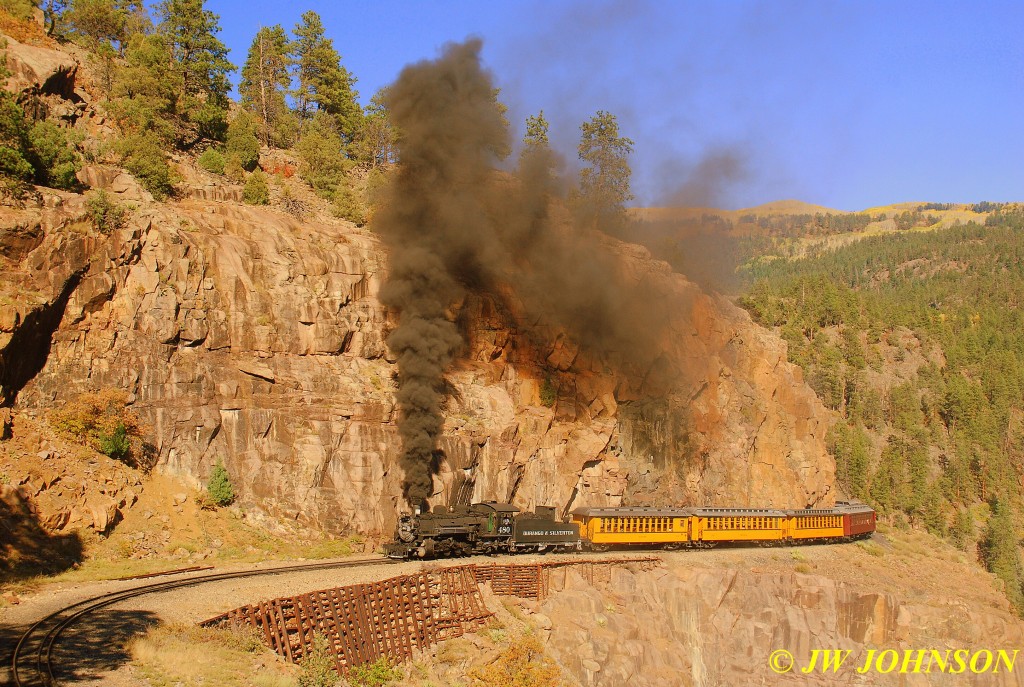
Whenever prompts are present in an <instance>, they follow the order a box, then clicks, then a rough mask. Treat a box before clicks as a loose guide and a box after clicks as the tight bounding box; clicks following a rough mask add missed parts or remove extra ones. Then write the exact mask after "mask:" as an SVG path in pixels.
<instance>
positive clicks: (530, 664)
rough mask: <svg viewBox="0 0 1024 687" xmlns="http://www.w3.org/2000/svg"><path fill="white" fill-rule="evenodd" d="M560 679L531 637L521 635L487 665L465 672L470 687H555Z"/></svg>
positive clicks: (551, 660) (558, 671)
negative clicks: (477, 686)
mask: <svg viewBox="0 0 1024 687" xmlns="http://www.w3.org/2000/svg"><path fill="white" fill-rule="evenodd" d="M561 677H562V676H561V671H560V670H559V668H558V664H556V663H555V662H554V660H553V659H552V658H551V657H550V656H547V655H546V654H545V653H544V645H542V644H541V643H540V640H539V639H537V638H536V637H535V636H534V635H523V636H522V637H520V638H519V639H518V640H516V641H515V642H514V643H513V644H512V646H510V647H509V648H508V649H506V650H504V651H503V652H501V653H500V654H499V655H498V656H497V657H496V658H495V659H494V660H493V661H491V662H490V663H489V664H487V665H486V666H483V667H481V668H474V669H473V670H471V671H469V678H470V680H471V682H470V684H472V685H474V686H476V685H480V686H481V687H483V686H484V685H486V686H487V687H556V686H557V685H560V684H561Z"/></svg>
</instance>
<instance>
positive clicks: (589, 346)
mask: <svg viewBox="0 0 1024 687" xmlns="http://www.w3.org/2000/svg"><path fill="white" fill-rule="evenodd" d="M480 48H481V44H480V41H478V40H470V41H467V42H465V43H462V44H456V45H449V46H448V47H446V48H445V50H444V51H443V53H442V55H441V57H440V58H438V59H437V60H434V61H427V62H421V63H418V64H415V65H412V66H409V67H407V68H406V69H404V70H403V71H402V73H401V75H400V76H399V78H398V80H397V81H396V82H395V83H394V84H393V85H392V86H390V87H389V88H388V90H387V106H388V108H389V110H390V112H391V116H392V118H393V122H394V124H395V126H396V128H397V129H398V130H399V131H400V132H401V133H400V138H399V143H398V150H399V159H400V161H401V162H400V164H399V168H398V170H397V171H396V175H395V177H393V180H392V182H391V183H390V185H389V188H388V189H387V192H386V197H385V198H384V201H383V203H382V206H381V209H380V210H379V211H378V212H377V214H376V215H375V217H374V228H375V230H376V231H377V232H378V233H379V234H380V235H381V236H382V237H383V239H384V241H385V242H386V243H387V245H388V248H389V251H390V269H389V275H388V281H387V283H386V284H385V286H384V288H383V289H382V291H381V298H382V300H383V302H384V303H385V304H386V305H387V306H389V307H391V308H393V309H394V310H395V311H396V312H397V313H398V326H397V328H396V329H395V330H394V332H393V333H392V334H391V336H390V337H389V338H388V345H389V346H390V347H391V349H392V350H393V351H394V352H395V353H396V354H397V356H398V377H399V379H398V384H399V390H398V394H397V400H398V406H399V422H398V424H399V433H400V434H401V437H402V442H403V458H402V467H403V469H404V471H405V475H406V483H405V485H404V487H405V495H406V498H407V499H408V500H409V502H410V503H414V504H418V503H420V502H422V501H423V499H424V498H426V497H427V496H429V495H430V493H431V489H432V471H433V469H434V467H435V466H436V464H437V461H438V455H437V445H438V437H439V436H440V434H441V429H442V425H443V415H442V409H443V404H444V401H445V397H446V393H445V387H446V383H445V377H444V375H445V371H446V370H447V369H448V367H449V366H450V364H451V363H452V362H453V360H454V358H455V356H456V355H457V353H458V351H459V349H460V347H461V346H462V344H463V342H462V341H461V338H460V335H459V333H458V329H457V327H456V325H455V324H454V322H453V320H454V314H455V313H454V312H453V309H454V308H455V307H456V305H457V303H458V302H459V301H460V300H462V297H463V296H464V295H465V294H466V292H467V291H471V292H474V293H486V294H489V295H491V296H493V297H495V298H497V299H499V300H504V301H506V303H507V301H508V299H509V298H511V299H514V301H515V303H514V304H509V306H510V307H508V308H507V309H508V311H509V312H515V313H518V314H519V319H520V321H519V322H518V323H517V324H518V325H519V326H520V328H521V329H523V330H524V331H525V333H526V334H527V335H530V336H533V337H534V338H540V335H538V334H537V331H538V330H539V329H541V328H547V331H550V329H551V328H560V329H563V330H565V331H566V332H567V333H568V335H569V336H571V337H572V338H573V339H574V340H575V342H576V343H577V344H579V345H580V346H581V347H583V348H584V349H585V350H586V351H588V352H589V353H592V354H594V355H596V356H598V357H600V358H601V359H603V360H605V361H609V362H611V363H612V364H621V365H624V366H629V367H632V368H636V369H637V372H638V374H640V375H643V374H645V373H646V370H647V369H649V368H650V366H651V365H652V364H654V362H655V359H656V358H657V357H658V350H659V347H658V345H657V343H658V339H659V337H660V336H661V332H662V330H663V328H664V326H665V324H666V323H667V322H669V321H670V319H671V317H672V315H673V313H672V309H671V307H670V304H669V300H668V298H667V296H666V294H663V293H659V292H658V289H657V287H656V286H655V285H654V283H653V282H652V283H648V282H647V281H646V280H644V279H643V278H632V277H629V276H628V275H627V274H626V273H625V272H624V271H623V268H622V264H621V262H622V260H621V256H617V255H616V254H615V253H614V252H613V250H610V249H609V246H610V245H611V243H610V239H607V238H606V237H604V236H603V235H602V234H601V233H600V232H597V231H594V229H593V228H586V229H584V228H581V227H577V226H574V225H573V224H572V220H571V217H572V215H571V213H568V212H566V211H565V209H564V203H560V202H558V201H557V199H558V198H559V197H560V196H561V195H563V193H562V191H563V188H562V187H563V184H562V182H561V181H560V180H559V178H558V175H557V173H556V172H557V169H558V167H559V162H558V160H557V159H556V157H555V155H554V154H553V153H552V152H551V151H550V150H549V149H547V148H546V147H540V148H536V149H529V150H527V151H526V152H525V153H524V154H523V155H522V156H521V158H520V164H519V167H518V170H517V172H516V173H499V172H497V171H496V166H497V164H498V162H499V159H500V158H501V156H502V155H503V154H504V153H505V151H507V150H508V149H509V136H508V131H507V124H506V122H505V120H504V118H503V116H502V113H501V111H500V110H499V106H498V103H497V101H496V99H495V93H496V91H495V89H494V84H493V81H492V79H491V77H490V74H489V73H488V72H487V71H486V70H484V69H483V68H482V67H481V65H480V58H479V54H480ZM537 325H542V327H538V326H537ZM640 378H641V379H642V378H643V377H640Z"/></svg>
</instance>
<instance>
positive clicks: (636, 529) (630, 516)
mask: <svg viewBox="0 0 1024 687" xmlns="http://www.w3.org/2000/svg"><path fill="white" fill-rule="evenodd" d="M690 514H691V511H690V509H688V508H577V509H576V510H574V511H573V512H572V513H571V515H572V520H571V521H572V522H575V523H579V526H580V536H581V537H582V538H583V539H584V540H585V542H588V544H587V545H588V546H589V547H590V548H591V549H592V550H594V551H607V550H608V549H609V548H610V547H612V546H645V547H655V546H660V547H661V548H663V549H677V548H679V547H680V546H684V545H687V544H688V543H689V541H690V521H691V517H690Z"/></svg>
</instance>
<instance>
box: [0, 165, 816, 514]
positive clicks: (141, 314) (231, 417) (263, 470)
mask: <svg viewBox="0 0 1024 687" xmlns="http://www.w3.org/2000/svg"><path fill="white" fill-rule="evenodd" d="M89 174H91V175H92V176H91V177H90V179H92V180H93V181H94V182H96V183H97V184H98V185H103V184H106V185H108V186H112V185H114V184H115V182H116V180H117V179H118V178H119V177H118V176H117V175H116V174H112V173H107V172H101V171H94V172H89ZM107 177H109V178H107ZM121 185H122V186H124V187H125V190H126V191H127V190H128V189H129V187H128V186H127V185H126V184H124V183H122V184H121ZM141 200H142V202H143V203H144V205H143V206H142V207H141V208H140V209H138V210H137V211H136V212H135V214H134V217H133V218H132V221H131V222H130V224H129V226H128V227H127V228H126V229H124V230H122V231H120V232H115V233H114V234H112V235H110V236H100V235H97V234H95V232H92V231H91V230H90V229H89V228H88V226H87V225H85V224H84V223H83V221H82V219H81V218H82V212H83V208H82V199H81V197H78V196H73V195H67V196H64V197H62V200H61V201H60V203H59V204H58V205H59V207H54V208H52V209H49V210H45V211H42V212H37V213H36V215H37V216H38V217H39V218H40V229H39V230H38V231H41V232H42V234H43V235H44V236H45V238H44V239H43V240H41V241H40V242H39V245H38V246H36V247H35V248H31V245H32V244H31V243H29V244H25V248H24V249H23V252H24V251H25V250H27V253H25V254H24V256H23V258H22V259H21V260H20V261H16V260H11V261H10V263H11V264H10V269H9V270H8V271H7V272H6V275H7V276H8V277H9V279H10V281H12V282H17V283H19V284H21V285H22V287H23V288H25V289H31V290H32V291H33V292H34V293H35V294H36V295H37V298H36V300H37V301H39V302H40V303H41V304H40V305H37V306H36V308H35V309H33V308H32V307H31V306H30V303H28V302H20V303H15V305H13V306H9V307H11V308H13V309H14V312H13V314H12V313H7V314H5V316H4V318H2V319H3V321H5V322H12V323H27V322H29V321H30V319H31V313H32V312H35V311H38V310H39V309H40V308H47V307H48V308H50V311H52V312H59V313H60V315H61V316H60V317H59V318H57V320H53V319H52V318H49V319H46V322H50V323H53V322H56V324H55V326H54V327H53V328H52V331H51V329H48V328H46V327H43V328H42V329H44V330H45V332H44V333H46V334H47V336H48V337H49V339H47V337H46V336H44V337H42V339H40V341H41V342H42V343H41V344H40V345H39V346H38V347H36V350H38V351H39V356H40V358H39V360H38V361H37V362H38V363H40V364H39V365H38V367H39V368H40V370H41V371H39V372H38V374H36V375H34V376H32V378H31V381H28V380H27V379H26V380H25V382H24V383H18V380H20V379H21V377H17V378H16V379H14V378H12V379H13V381H12V382H11V385H15V386H11V385H8V388H5V391H6V393H7V394H8V397H9V398H13V397H14V395H15V394H16V395H17V402H18V405H19V406H20V407H23V408H27V409H37V410H46V409H48V408H51V407H53V406H55V405H59V404H60V403H61V402H62V401H64V400H66V399H69V398H71V397H73V396H74V395H75V394H77V393H79V392H83V391H87V390H95V389H99V388H109V387H116V388H122V389H126V390H128V391H129V392H130V393H131V394H132V396H131V400H132V406H133V408H134V410H135V411H136V412H137V413H138V414H139V415H140V416H141V417H142V418H143V419H144V420H145V421H146V422H147V423H148V424H149V426H151V427H152V429H153V436H152V442H153V444H154V445H155V447H156V450H157V453H158V456H159V458H158V462H159V469H161V470H164V471H168V472H171V473H175V474H178V475H182V476H184V477H186V479H188V480H191V481H192V482H193V484H196V485H198V484H201V483H203V482H205V480H206V478H207V475H208V473H209V470H210V469H211V467H212V466H213V465H214V464H215V462H216V461H217V460H218V459H220V460H223V461H224V463H225V465H226V466H227V468H228V470H229V473H230V474H231V475H232V478H233V480H234V482H235V484H236V487H237V489H238V491H239V493H240V495H241V497H242V499H243V501H245V502H248V503H250V504H251V505H257V506H259V507H261V508H263V509H264V510H266V511H268V512H270V513H272V514H274V515H276V516H279V517H283V518H287V519H299V520H302V521H304V522H307V523H310V524H313V525H315V526H318V527H322V528H326V529H330V530H337V531H343V530H356V531H360V532H366V533H382V532H387V531H388V530H389V529H390V528H391V526H392V522H393V518H394V513H395V512H396V509H397V507H399V506H400V504H399V499H400V493H401V491H400V483H401V478H402V476H401V475H400V474H399V470H398V468H397V460H396V458H397V455H398V451H399V449H400V446H399V440H398V437H397V434H396V432H395V428H394V420H395V408H394V397H393V392H394V379H393V376H394V372H395V367H394V365H393V363H392V361H391V360H389V355H390V353H389V351H388V349H387V347H386V345H385V338H386V334H387V331H388V314H387V313H386V312H385V311H384V309H383V308H382V306H381V305H380V304H379V302H378V301H377V298H376V293H377V290H378V287H379V284H380V281H381V274H382V270H383V269H384V266H385V263H386V256H385V255H384V254H383V252H382V250H381V248H380V246H379V244H378V242H377V240H376V238H375V237H374V236H373V235H372V234H371V233H369V232H366V231H363V230H357V229H355V228H353V227H351V226H350V225H346V224H344V223H340V222H338V221H331V220H327V221H320V222H316V223H313V222H307V223H301V222H298V221H297V220H295V219H294V218H292V217H290V216H288V215H284V214H282V213H279V212H276V211H274V210H269V209H258V208H252V207H248V206H241V205H237V204H233V203H230V202H210V201H203V202H200V201H197V200H186V201H182V202H179V203H176V204H174V205H160V204H155V203H152V202H146V201H145V199H144V198H142V199H141ZM27 212H28V211H27ZM15 214H16V213H15ZM29 214H31V213H29ZM15 219H18V222H20V224H21V225H23V224H24V223H25V221H24V220H23V219H20V215H19V218H14V217H12V219H11V220H10V222H9V224H11V225H13V224H14V223H15ZM33 241H38V238H37V239H33ZM616 250H620V251H621V252H622V255H623V259H624V260H626V261H628V262H629V264H630V265H631V268H630V269H632V270H634V271H636V272H637V273H638V274H641V273H642V274H644V275H646V277H645V278H649V279H656V280H659V281H660V282H662V283H663V285H664V287H665V288H666V289H669V290H671V291H673V292H675V293H676V295H678V296H679V298H680V302H685V303H688V304H689V307H688V309H686V310H685V311H681V312H680V313H679V315H678V317H677V319H676V320H675V321H673V322H672V324H671V337H670V342H671V343H670V345H669V346H668V347H667V350H666V352H665V356H666V357H667V358H668V359H669V360H671V361H673V369H674V370H675V372H674V375H675V378H677V379H678V380H679V382H678V386H677V387H676V388H670V389H657V386H658V384H659V380H658V379H656V378H655V374H654V373H653V372H652V374H651V375H649V376H648V378H647V379H640V380H637V379H624V378H622V376H621V374H620V373H615V372H609V371H608V369H607V366H606V365H605V364H604V363H603V362H602V361H600V360H594V359H592V358H591V357H588V356H586V355H581V354H580V353H579V351H578V350H576V348H575V347H574V345H573V343H572V342H571V341H568V340H567V339H566V338H565V337H564V336H561V335H558V336H552V337H551V340H550V342H549V343H547V344H538V343H537V342H536V340H535V339H536V337H533V338H532V339H530V340H529V341H527V337H526V336H525V335H524V334H522V333H521V332H519V331H518V330H517V329H516V327H515V326H514V325H512V324H511V323H510V322H509V321H508V320H507V318H504V317H502V316H501V315H500V309H499V308H497V307H496V306H495V305H494V304H493V303H491V302H489V301H488V300H487V299H482V298H471V299H469V300H467V302H466V303H464V304H463V305H462V306H461V308H462V314H461V315H460V317H459V319H460V322H462V323H463V325H464V328H465V330H466V334H467V338H468V340H469V345H468V347H467V351H466V355H465V356H464V359H463V361H462V362H461V363H459V364H458V365H457V367H456V369H455V370H454V371H453V372H452V374H451V375H450V379H451V382H452V384H453V388H454V390H455V391H454V393H453V394H452V398H451V400H450V403H449V405H448V408H447V411H446V412H447V420H446V426H445V435H444V439H443V448H444V451H445V454H446V456H447V460H446V461H445V462H444V463H443V464H442V466H441V473H440V474H439V476H438V478H437V480H436V486H437V494H436V496H435V499H434V500H435V501H441V500H448V499H462V500H469V499H487V498H492V499H506V498H508V499H512V500H513V501H515V502H516V503H518V504H520V505H522V506H523V507H532V506H533V505H536V504H557V505H559V506H563V507H565V508H569V507H576V506H580V505H586V504H598V505H599V504H617V503H623V502H625V503H654V502H661V503H663V502H674V503H717V504H734V505H776V506H803V505H805V504H808V503H821V502H824V501H827V499H828V498H829V497H830V489H831V486H832V480H833V467H832V461H831V459H830V458H829V457H828V456H827V454H826V451H825V448H824V433H825V430H826V428H827V423H828V416H827V413H826V412H825V411H824V410H823V409H822V407H821V406H820V404H818V402H817V400H816V399H815V397H814V395H813V393H812V392H811V391H810V390H809V389H808V388H807V387H806V385H804V384H803V382H802V380H801V378H800V373H799V370H797V369H796V368H795V367H793V366H792V365H790V364H788V363H787V362H786V361H785V347H784V344H783V343H782V342H781V341H780V340H779V339H778V338H777V337H775V336H774V335H772V334H771V333H769V332H767V331H765V330H762V329H759V328H757V327H756V326H755V325H753V324H752V323H751V321H750V320H749V318H748V317H747V316H746V314H745V313H744V312H743V311H741V310H739V309H738V308H736V307H734V306H733V305H731V304H730V303H729V302H727V301H726V300H724V299H722V298H719V297H715V296H710V295H707V294H704V293H701V292H700V291H699V290H698V289H697V288H696V287H695V286H694V285H692V284H691V283H689V282H687V281H686V280H685V279H684V278H683V277H681V276H680V275H677V274H674V273H672V272H671V271H670V270H669V269H668V267H667V266H666V265H664V264H663V263H659V262H657V261H653V260H651V259H650V257H649V256H648V255H647V254H646V251H644V250H643V249H639V248H636V247H630V246H626V245H624V244H623V245H621V246H620V247H618V248H616ZM76 280H77V281H76ZM65 292H68V293H66V296H67V300H66V303H63V307H58V306H60V305H61V303H62V294H65ZM23 328H24V324H19V325H15V326H13V327H12V329H13V332H10V333H9V336H10V337H14V336H17V334H18V332H19V331H21V329H23ZM10 340H11V339H9V340H8V341H10ZM51 340H52V341H51ZM2 355H3V356H4V358H3V359H4V361H5V364H7V365H8V367H11V366H13V367H18V365H19V363H18V360H19V359H20V358H27V357H29V356H28V352H27V351H26V350H25V349H23V348H20V347H12V346H10V345H9V346H8V348H7V349H4V351H3V352H2ZM32 367H33V366H30V368H29V369H32ZM545 375H552V376H553V377H554V378H556V379H557V380H558V386H559V393H558V398H557V399H556V400H555V402H554V403H553V405H552V406H551V407H547V406H545V405H544V404H542V403H541V401H540V387H541V385H542V383H543V379H544V377H545ZM5 384H6V382H5ZM22 387H23V388H22ZM656 391H657V393H655V392H656Z"/></svg>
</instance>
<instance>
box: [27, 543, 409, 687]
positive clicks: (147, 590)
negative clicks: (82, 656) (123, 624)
mask: <svg viewBox="0 0 1024 687" xmlns="http://www.w3.org/2000/svg"><path fill="white" fill-rule="evenodd" d="M397 562H399V561H391V560H388V559H386V558H385V559H381V558H372V559H360V560H357V561H332V562H326V563H304V564H300V565H287V566H278V567H276V568H264V569H260V570H235V571H232V572H223V573H212V574H209V575H197V576H194V577H186V578H183V579H177V580H165V581H162V582H155V583H151V584H145V585H141V586H138V587H131V588H129V589H122V590H119V591H115V592H108V593H106V594H100V595H98V596H94V597H91V598H88V599H84V600H82V601H79V602H77V603H74V604H71V605H70V606H65V607H64V608H61V609H59V610H57V611H54V612H53V613H51V614H50V615H48V616H46V617H44V618H41V619H40V620H37V621H36V622H35V623H33V624H32V626H31V627H29V629H28V630H27V631H26V632H25V633H24V634H23V635H22V636H21V638H20V639H19V640H18V643H17V645H16V646H15V647H14V651H13V652H12V654H11V657H10V661H9V663H8V665H9V666H10V669H11V678H12V679H13V685H14V687H58V685H59V683H58V682H57V679H56V677H55V676H54V666H53V648H54V646H55V645H56V643H57V640H58V638H59V637H60V635H61V633H63V632H64V630H66V629H67V628H68V627H70V626H71V625H73V624H74V623H75V622H76V621H77V620H79V619H80V618H82V617H83V616H85V615H88V614H89V613H92V612H94V611H97V610H99V609H101V608H105V607H107V606H111V605H113V604H116V603H119V602H121V601H124V600H126V599H131V598H134V597H137V596H144V595H146V594H157V593H160V592H165V591H170V590H174V589H181V588H183V587H192V586H196V585H200V584H205V583H207V582H218V581H220V580H230V579H236V578H240V577H259V576H262V575H284V574H287V573H293V572H306V571H309V570H321V569H330V568H353V567H360V566H365V565H382V564H383V565H392V564H394V563H397ZM44 629H45V630H46V632H45V634H42V636H41V637H40V636H39V635H40V634H41V633H42V632H43V630H44ZM33 645H34V646H33ZM32 657H34V661H33V660H32ZM33 663H34V670H32V667H33V666H32V665H31V664H33ZM23 674H24V675H23Z"/></svg>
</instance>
